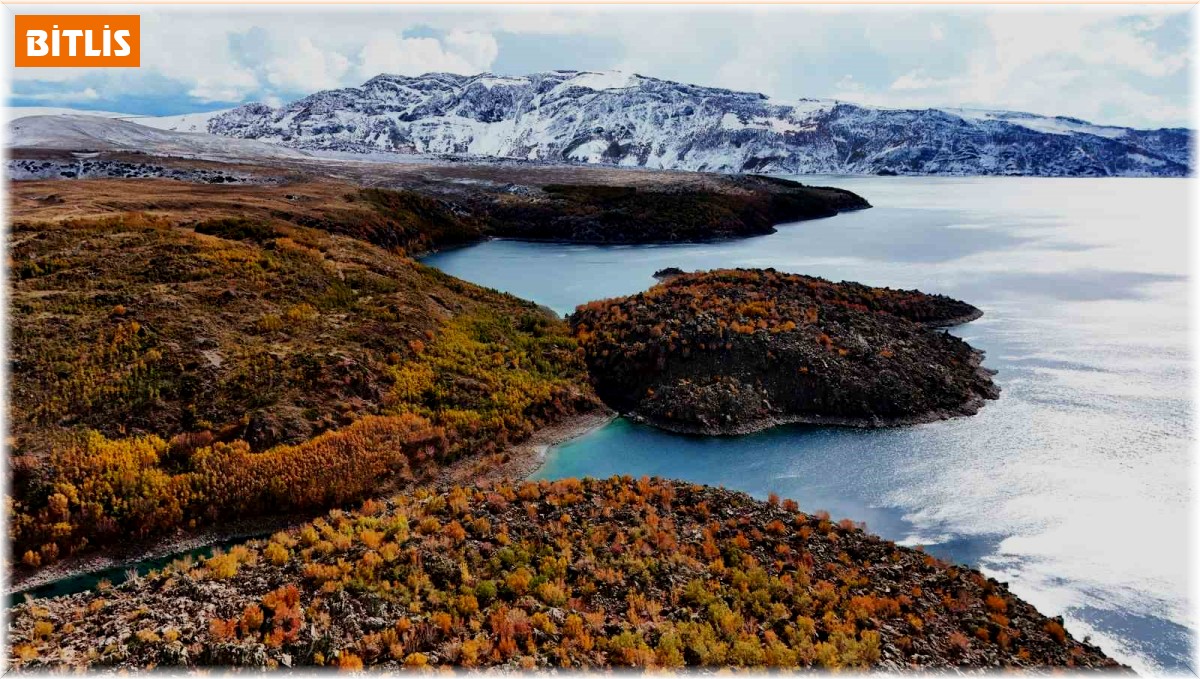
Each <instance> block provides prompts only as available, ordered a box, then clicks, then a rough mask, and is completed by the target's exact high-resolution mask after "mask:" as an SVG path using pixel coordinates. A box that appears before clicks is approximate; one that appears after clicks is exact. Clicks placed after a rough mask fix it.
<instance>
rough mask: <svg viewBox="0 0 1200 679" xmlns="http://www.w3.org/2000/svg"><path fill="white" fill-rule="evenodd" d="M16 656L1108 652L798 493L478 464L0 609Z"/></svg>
mask: <svg viewBox="0 0 1200 679" xmlns="http://www.w3.org/2000/svg"><path fill="white" fill-rule="evenodd" d="M9 629H10V632H9V634H10V639H11V643H12V644H13V646H12V656H11V657H12V662H13V666H14V667H16V668H18V669H29V670H33V669H42V670H44V669H56V670H63V671H65V670H80V669H88V668H92V669H97V668H101V667H103V668H110V669H117V670H122V669H135V668H151V667H158V668H170V667H181V668H194V667H200V666H212V665H221V666H230V667H251V668H281V667H317V666H326V667H336V668H340V669H346V670H358V669H363V668H364V667H378V668H380V669H385V670H386V669H391V670H397V669H402V668H425V667H434V666H446V665H450V666H456V667H467V668H469V667H493V668H506V669H514V670H515V669H537V668H544V669H549V668H564V669H589V668H609V667H634V668H642V669H649V668H682V667H723V666H728V667H747V668H781V669H784V668H798V667H800V668H803V667H813V668H822V669H827V670H830V669H838V668H845V669H848V670H859V671H861V670H866V669H881V670H890V671H898V670H902V669H947V670H948V669H954V668H984V667H986V668H994V669H999V668H1013V669H1020V668H1025V669H1032V668H1045V667H1051V666H1052V667H1076V668H1106V669H1117V668H1120V666H1119V665H1117V664H1116V663H1114V662H1113V661H1112V660H1110V659H1108V658H1107V657H1105V656H1104V654H1103V653H1102V652H1101V651H1100V650H1099V649H1098V648H1096V647H1095V646H1092V645H1090V644H1088V643H1081V642H1079V641H1076V640H1075V639H1073V638H1072V637H1071V636H1070V635H1069V634H1068V633H1067V632H1066V631H1065V630H1064V629H1063V627H1062V624H1061V620H1058V619H1051V618H1047V617H1045V616H1043V615H1041V614H1039V613H1038V612H1037V611H1036V610H1034V608H1033V607H1032V606H1030V605H1029V604H1027V603H1024V602H1023V601H1021V600H1020V599H1018V598H1016V597H1014V596H1013V595H1012V594H1011V593H1010V592H1009V591H1008V588H1007V587H1006V586H1005V585H1004V584H1002V583H999V582H996V581H995V580H991V579H988V578H986V577H984V576H983V575H981V574H980V573H979V572H978V571H975V570H972V569H968V568H961V567H957V566H951V565H948V564H946V563H944V562H942V561H939V560H937V559H935V558H933V557H931V556H928V555H926V554H923V553H922V552H920V551H917V550H913V549H909V548H905V547H898V546H896V545H895V544H893V543H890V542H887V541H885V540H881V539H879V538H877V537H874V536H871V535H869V534H867V533H865V532H864V531H863V530H862V529H861V527H859V526H856V525H854V524H853V523H851V522H849V521H842V522H839V523H834V522H833V521H831V520H830V518H829V516H828V515H827V514H823V513H821V514H804V513H801V512H800V511H799V510H798V508H797V506H796V503H794V502H792V501H790V500H784V501H780V500H779V499H778V498H776V497H771V498H770V499H769V500H768V501H766V502H762V501H756V500H753V499H751V498H750V497H749V496H747V495H745V494H742V493H736V492H731V491H727V490H724V489H718V488H711V487H705V486H697V485H693V484H689V483H684V482H678V481H666V480H659V479H645V478H643V479H641V480H633V479H630V478H628V477H625V478H613V479H609V480H595V479H583V480H578V479H565V480H561V481H555V482H548V481H541V482H524V483H515V484H514V483H510V482H503V481H502V482H497V483H492V484H486V485H483V486H477V487H460V486H455V487H452V488H449V489H447V490H443V491H438V492H431V491H429V490H417V491H415V492H411V493H406V494H402V495H398V496H395V497H393V498H391V499H388V500H386V501H369V502H367V503H365V504H363V505H362V506H361V507H360V508H359V509H358V510H357V511H353V512H343V511H334V512H332V513H330V514H329V515H327V516H325V517H323V518H321V519H318V520H316V521H314V522H312V523H309V524H305V525H303V526H301V527H298V528H296V529H293V530H289V531H284V532H280V533H277V534H276V535H275V536H273V537H272V538H270V539H269V540H264V541H254V542H249V543H247V544H245V545H239V546H237V547H234V548H232V549H230V550H229V551H228V552H226V553H222V554H219V555H216V556H213V557H212V558H209V559H207V560H204V561H202V562H199V563H192V562H188V561H184V562H178V563H176V564H175V565H173V566H170V567H168V568H167V569H165V570H164V571H163V572H160V573H154V574H151V575H150V576H148V577H145V578H141V579H138V580H135V581H129V582H126V583H125V584H123V585H121V586H119V587H116V588H111V589H108V590H107V591H95V592H89V593H86V594H78V595H73V596H69V597H62V598H58V599H52V600H42V601H34V602H30V603H25V604H21V605H19V606H16V607H15V608H13V609H12V611H11V618H10V627H9Z"/></svg>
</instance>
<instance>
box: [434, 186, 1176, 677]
mask: <svg viewBox="0 0 1200 679" xmlns="http://www.w3.org/2000/svg"><path fill="white" fill-rule="evenodd" d="M801 181H805V182H808V183H822V184H828V185H834V186H840V187H843V188H847V189H850V190H852V191H855V192H857V193H859V194H861V195H863V196H864V197H865V198H867V199H868V200H869V201H871V203H872V204H873V205H875V207H874V208H873V209H870V210H866V211H862V212H857V213H851V214H845V215H839V216H837V217H833V218H830V219H825V220H817V221H810V222H802V223H798V224H792V225H784V226H781V227H780V229H779V232H778V233H776V234H773V235H769V236H763V237H759V238H751V239H746V240H741V241H732V242H725V243H717V244H703V245H676V246H623V247H598V246H573V245H556V244H534V243H519V242H512V241H503V240H497V241H491V242H487V243H483V244H480V245H476V246H472V247H469V248H464V249H461V250H455V251H451V252H446V253H440V254H437V255H433V256H431V257H429V258H427V259H426V260H425V261H426V262H427V263H429V264H431V265H433V266H437V267H439V268H441V269H443V270H445V271H447V272H448V273H451V274H453V275H456V276H459V277H462V278H465V279H468V280H471V281H474V282H477V283H481V284H483V285H487V286H490V287H494V288H498V289H501V290H505V291H507V292H511V293H513V294H516V295H519V296H521V297H525V298H528V299H533V300H536V301H538V302H540V303H543V304H546V305H548V306H550V307H552V308H554V309H555V310H557V311H559V312H561V313H567V312H570V311H571V310H572V309H573V308H574V307H575V306H576V305H578V304H581V303H583V302H587V301H590V300H593V299H597V298H602V297H610V296H615V295H623V294H629V293H632V292H636V291H638V290H642V289H644V288H646V287H649V286H650V285H652V284H653V283H654V281H653V279H652V278H651V274H652V273H653V272H654V271H655V270H657V269H660V268H664V267H667V266H678V267H681V268H683V269H685V270H695V269H707V268H714V267H725V266H748V267H767V266H773V267H775V268H778V269H781V270H784V271H793V272H797V273H805V274H813V275H819V276H824V277H827V278H831V279H833V280H858V281H862V282H864V283H870V284H875V285H889V286H893V287H897V286H898V287H906V288H919V289H921V290H924V291H928V292H940V293H945V294H949V295H952V296H955V297H959V298H961V299H964V300H966V301H968V302H971V303H973V304H975V305H976V306H979V307H980V308H982V309H983V310H984V312H985V316H984V317H983V318H982V319H980V320H978V321H976V322H974V323H970V324H968V325H965V326H961V327H959V328H956V329H955V330H954V331H953V332H955V334H958V335H959V336H961V337H963V338H964V339H966V340H967V341H969V342H970V343H971V344H973V345H974V346H976V347H978V348H980V349H983V350H985V351H986V352H987V359H986V361H985V365H987V366H988V367H991V368H994V369H996V370H998V371H999V373H998V375H997V377H996V380H997V382H998V384H999V385H1000V386H1001V388H1002V389H1003V393H1002V394H1001V397H1000V400H999V401H994V402H989V403H988V405H986V406H985V407H984V409H983V410H982V411H981V412H980V413H979V414H978V415H977V416H975V417H971V418H963V419H958V420H952V421H947V422H938V423H933V424H928V425H921V426H917V427H909V428H899V429H888V430H878V431H860V430H852V429H843V428H823V427H799V426H797V427H781V428H777V429H773V430H770V431H766V432H761V433H758V434H753V435H749V436H741V437H722V438H704V437H689V436H679V435H674V434H667V433H665V432H660V431H657V430H654V429H652V428H648V427H644V426H639V425H635V424H632V423H630V422H628V421H624V420H617V421H615V422H614V423H612V424H611V425H609V426H607V427H605V428H603V429H601V430H598V431H596V432H593V433H591V434H589V435H587V436H585V437H582V438H580V439H577V440H575V441H572V442H570V443H568V444H566V445H563V446H560V447H558V448H556V449H554V450H553V451H551V452H550V453H549V454H548V456H547V460H546V464H545V465H544V466H543V467H542V469H540V470H539V471H538V472H537V474H536V475H535V476H538V477H544V478H556V477H564V476H580V475H589V476H601V477H603V476H610V475H613V474H631V475H634V476H640V475H659V476H667V477H675V478H684V479H689V480H693V481H699V482H704V483H709V484H716V485H724V486H727V487H730V488H736V489H740V490H744V491H746V492H749V493H751V494H753V495H755V496H758V497H765V496H766V495H767V494H768V493H769V492H777V493H779V494H780V495H781V496H784V497H792V498H794V499H796V500H797V501H798V502H799V503H800V505H801V507H802V508H804V509H806V510H809V511H813V510H817V509H826V510H828V511H830V512H831V513H832V514H834V515H835V516H836V517H843V516H844V517H850V518H852V519H854V520H858V521H865V522H866V523H867V525H868V528H869V529H870V530H872V531H874V532H876V533H879V534H880V535H883V536H885V537H887V538H890V539H893V540H897V541H899V542H902V543H904V544H910V545H915V544H922V545H925V546H926V549H928V550H929V551H930V552H932V553H935V554H937V555H939V556H943V557H945V558H948V559H953V560H955V561H959V562H962V563H967V564H970V565H973V566H976V567H979V568H981V569H982V570H984V571H985V572H986V573H988V574H989V575H992V576H994V577H996V578H998V579H1000V580H1003V581H1006V582H1008V583H1009V584H1010V586H1011V587H1012V589H1013V590H1014V591H1015V592H1016V593H1017V594H1018V595H1020V596H1022V597H1024V598H1025V599H1027V600H1029V601H1031V602H1032V603H1033V604H1035V605H1036V606H1038V608H1039V609H1040V610H1042V612H1044V613H1046V614H1048V615H1059V614H1061V615H1064V617H1065V618H1066V621H1067V627H1068V629H1069V630H1071V632H1072V633H1073V634H1075V635H1076V636H1079V637H1083V636H1091V638H1092V640H1093V641H1094V642H1095V643H1098V644H1099V645H1101V647H1103V648H1104V649H1105V650H1106V651H1107V652H1109V653H1110V654H1111V655H1113V656H1115V657H1117V658H1119V659H1121V660H1123V661H1125V662H1128V663H1130V664H1131V665H1133V666H1134V667H1135V668H1136V669H1140V670H1184V669H1186V667H1187V663H1189V662H1190V657H1191V641H1190V639H1191V636H1192V634H1193V632H1192V631H1191V630H1190V629H1189V625H1191V621H1190V617H1189V616H1190V609H1189V602H1188V587H1189V585H1190V581H1189V577H1188V576H1189V573H1190V570H1189V567H1191V566H1194V564H1189V563H1188V554H1189V545H1188V536H1189V532H1188V514H1189V509H1190V506H1189V502H1190V495H1191V487H1190V461H1189V454H1188V450H1189V445H1190V441H1191V437H1192V432H1191V402H1190V393H1189V389H1190V374H1189V360H1190V356H1189V353H1188V335H1187V332H1188V328H1187V313H1188V302H1189V297H1188V278H1187V276H1188V267H1187V250H1188V248H1187V215H1188V209H1189V205H1188V199H1187V193H1188V182H1189V180H1158V179H1154V180H1124V179H1015V178H967V179H960V178H908V177H887V178H862V177H854V178H851V177H822V178H819V179H818V178H811V177H809V178H802V179H801Z"/></svg>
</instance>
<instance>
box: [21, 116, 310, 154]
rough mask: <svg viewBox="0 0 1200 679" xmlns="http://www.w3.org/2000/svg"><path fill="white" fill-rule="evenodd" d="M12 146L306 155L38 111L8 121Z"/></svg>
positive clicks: (246, 142) (245, 142) (249, 142)
mask: <svg viewBox="0 0 1200 679" xmlns="http://www.w3.org/2000/svg"><path fill="white" fill-rule="evenodd" d="M8 132H9V137H8V146H9V148H38V149H61V150H67V151H80V150H84V149H86V150H90V151H138V152H141V153H147V154H150V155H160V156H175V157H179V158H199V159H205V160H234V161H238V160H255V159H257V160H268V159H287V158H304V157H306V156H307V154H305V153H303V152H301V151H295V150H292V149H288V148H280V147H279V146H278V145H273V144H264V143H262V142H257V141H252V140H239V139H222V138H221V137H216V136H213V135H211V134H202V133H201V134H196V133H191V132H173V131H169V130H161V129H155V128H153V127H147V126H145V125H138V124H137V123H131V122H127V121H125V120H118V119H116V118H105V117H101V116H96V115H38V116H29V117H24V118H18V119H16V120H13V121H12V122H11V123H9V125H8Z"/></svg>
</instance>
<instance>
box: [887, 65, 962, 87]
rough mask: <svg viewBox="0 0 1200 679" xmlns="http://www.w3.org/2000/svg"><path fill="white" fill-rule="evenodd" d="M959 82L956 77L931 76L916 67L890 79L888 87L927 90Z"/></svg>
mask: <svg viewBox="0 0 1200 679" xmlns="http://www.w3.org/2000/svg"><path fill="white" fill-rule="evenodd" d="M959 82H961V79H958V78H931V77H929V76H927V75H925V72H924V71H923V70H921V69H917V70H915V71H909V72H908V73H905V74H904V75H902V76H900V77H899V78H896V79H895V80H894V81H892V84H891V86H890V87H889V89H891V90H895V91H904V90H929V89H935V88H945V87H950V86H952V85H954V84H956V83H959Z"/></svg>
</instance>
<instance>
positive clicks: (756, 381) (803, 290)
mask: <svg viewBox="0 0 1200 679" xmlns="http://www.w3.org/2000/svg"><path fill="white" fill-rule="evenodd" d="M980 315H981V312H980V311H979V310H978V309H976V308H975V307H973V306H971V305H969V304H966V303H964V302H960V301H957V300H953V299H950V298H948V297H944V296H941V295H927V294H924V293H921V292H918V291H915V290H891V289H888V288H872V287H868V286H865V285H861V284H858V283H831V282H829V281H826V280H823V279H820V278H811V277H808V276H799V275H792V274H783V273H779V272H776V271H774V270H773V269H766V270H746V269H736V270H718V271H712V272H707V273H695V274H685V275H677V276H674V277H671V278H669V279H668V280H667V281H665V282H663V283H660V284H658V285H656V286H655V287H653V288H651V289H650V290H648V291H646V292H644V293H639V294H637V295H632V296H630V297H625V298H620V299H612V300H603V301H599V302H592V303H590V304H587V305H584V306H582V307H580V308H579V309H578V310H577V311H576V312H575V313H574V314H573V315H572V316H571V317H570V321H571V324H572V327H573V329H574V331H575V334H576V336H577V337H578V338H579V340H580V342H581V344H582V345H583V347H584V349H585V351H586V355H587V361H588V367H589V370H590V372H591V375H592V380H593V383H594V384H595V386H596V390H597V393H598V394H599V395H600V397H601V398H603V399H604V400H605V401H606V402H607V403H608V404H609V405H610V406H612V407H613V408H616V409H617V410H619V411H621V412H623V413H627V414H629V415H631V416H632V417H634V418H636V419H641V420H644V421H646V422H648V423H650V424H654V425H656V426H659V427H662V428H664V429H669V430H672V431H679V432H688V433H702V434H740V433H746V432H751V431H755V430H759V429H764V428H766V427H770V426H774V425H776V424H783V423H789V422H804V423H819V424H837V425H848V426H858V427H878V426H890V425H898V424H913V423H919V422H927V421H932V420H936V419H943V418H947V417H952V416H957V415H970V414H974V413H975V412H976V411H977V410H978V409H979V408H980V407H981V406H982V405H983V403H984V401H985V400H986V399H993V398H996V397H997V396H998V393H999V390H998V388H997V387H996V386H995V385H994V384H993V383H992V380H991V372H990V371H988V370H987V369H985V368H983V367H982V365H981V361H982V358H983V355H982V353H981V352H979V351H976V350H975V349H973V348H971V347H970V346H969V345H968V344H967V343H966V342H963V341H962V340H960V339H958V338H957V337H953V336H951V335H949V334H946V333H943V332H937V331H935V330H933V328H937V327H940V326H945V325H952V324H955V323H961V322H965V321H968V320H973V319H975V318H978V317H979V316H980Z"/></svg>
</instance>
